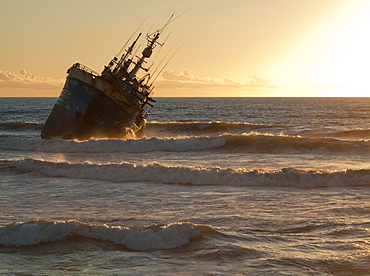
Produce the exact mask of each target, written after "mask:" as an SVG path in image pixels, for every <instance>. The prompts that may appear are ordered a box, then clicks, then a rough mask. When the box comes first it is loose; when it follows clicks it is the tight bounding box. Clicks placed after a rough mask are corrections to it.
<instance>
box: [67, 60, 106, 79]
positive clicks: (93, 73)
mask: <svg viewBox="0 0 370 276" xmlns="http://www.w3.org/2000/svg"><path fill="white" fill-rule="evenodd" d="M72 67H75V68H78V69H80V70H83V71H85V72H87V73H90V74H92V75H94V76H96V77H98V76H100V74H99V73H97V72H95V71H94V70H93V69H90V68H89V67H87V66H85V65H82V64H81V63H75V64H73V66H72Z"/></svg>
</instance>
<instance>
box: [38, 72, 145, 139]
mask: <svg viewBox="0 0 370 276" xmlns="http://www.w3.org/2000/svg"><path fill="white" fill-rule="evenodd" d="M144 121H145V120H144V119H143V116H142V112H141V110H140V108H139V107H138V106H137V105H135V104H132V103H131V102H130V101H129V100H127V99H126V97H125V95H123V94H122V93H121V92H119V91H118V90H116V89H115V88H114V87H113V86H112V85H111V84H110V83H108V82H106V81H104V79H102V78H101V77H99V76H96V75H94V74H92V73H89V72H86V71H84V70H80V69H78V68H70V70H69V74H68V76H67V80H66V83H65V86H64V88H63V91H62V92H61V94H60V96H59V98H58V100H57V102H56V104H55V105H54V107H53V109H52V111H51V113H50V115H49V117H48V119H47V120H46V122H45V125H44V127H43V129H42V132H41V137H42V138H44V139H53V138H62V139H79V140H86V139H90V138H123V137H125V136H127V135H128V134H130V133H133V132H137V131H139V130H140V129H141V128H142V127H143V125H144Z"/></svg>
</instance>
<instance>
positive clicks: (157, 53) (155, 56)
mask: <svg viewBox="0 0 370 276" xmlns="http://www.w3.org/2000/svg"><path fill="white" fill-rule="evenodd" d="M170 34H171V33H169V34H168V35H167V37H166V39H165V40H164V41H163V43H162V44H159V45H160V46H161V47H160V48H159V50H158V51H157V52H156V54H155V55H154V57H153V62H152V64H151V65H150V66H149V67H152V66H153V65H154V63H155V60H156V58H157V56H158V55H159V53H160V52H161V50H162V47H163V46H164V44H165V43H166V42H167V39H168V38H169V37H170ZM172 48H173V46H172ZM172 48H171V49H172Z"/></svg>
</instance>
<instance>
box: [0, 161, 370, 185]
mask: <svg viewBox="0 0 370 276" xmlns="http://www.w3.org/2000/svg"><path fill="white" fill-rule="evenodd" d="M1 163H2V165H1V166H0V167H1V168H2V170H12V171H15V172H16V173H30V174H35V173H36V174H41V175H43V176H47V177H65V178H72V179H94V180H101V181H112V182H147V183H164V184H181V185H198V186H201V185H217V186H257V187H295V188H323V187H355V186H370V170H369V169H359V170H350V169H348V170H341V171H314V170H298V169H294V168H283V169H280V170H273V171H265V170H256V169H255V170H248V169H231V168H226V169H222V168H219V167H214V168H205V167H190V166H165V165H161V164H159V163H157V162H153V163H149V164H133V163H129V162H122V163H119V164H102V165H99V164H90V163H68V162H47V161H42V160H34V159H24V160H18V161H2V162H1ZM4 163H5V164H4Z"/></svg>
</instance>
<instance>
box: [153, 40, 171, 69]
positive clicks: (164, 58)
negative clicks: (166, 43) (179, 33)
mask: <svg viewBox="0 0 370 276" xmlns="http://www.w3.org/2000/svg"><path fill="white" fill-rule="evenodd" d="M173 47H174V46H172V47H171V49H170V50H169V51H168V52H167V54H166V55H165V56H164V57H163V59H162V60H161V62H160V63H159V64H158V66H157V67H156V68H155V70H154V71H153V73H152V75H153V76H154V75H155V72H157V70H158V68H159V66H161V64H162V63H163V61H164V60H165V59H166V57H167V56H168V55H169V54H170V52H171V51H172V49H173Z"/></svg>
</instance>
